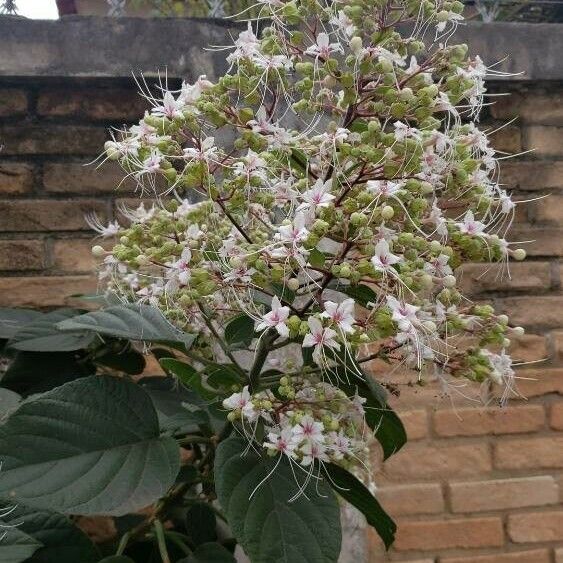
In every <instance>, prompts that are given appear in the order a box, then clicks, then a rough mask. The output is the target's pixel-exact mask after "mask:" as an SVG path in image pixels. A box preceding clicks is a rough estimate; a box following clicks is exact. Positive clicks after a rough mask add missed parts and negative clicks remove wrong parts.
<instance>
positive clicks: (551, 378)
mask: <svg viewBox="0 0 563 563" xmlns="http://www.w3.org/2000/svg"><path fill="white" fill-rule="evenodd" d="M516 377H517V385H518V391H519V392H520V394H521V395H522V396H523V397H524V398H531V397H539V396H541V395H547V394H549V393H559V394H560V395H563V368H541V367H540V368H535V369H519V370H518V371H517V374H516Z"/></svg>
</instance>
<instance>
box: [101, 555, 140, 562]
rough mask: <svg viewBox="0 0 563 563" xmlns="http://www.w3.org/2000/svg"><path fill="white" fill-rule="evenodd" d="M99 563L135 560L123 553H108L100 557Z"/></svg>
mask: <svg viewBox="0 0 563 563" xmlns="http://www.w3.org/2000/svg"><path fill="white" fill-rule="evenodd" d="M99 563H135V561H133V559H131V557H126V556H125V555H110V556H109V557H104V558H103V559H101V560H100V561H99Z"/></svg>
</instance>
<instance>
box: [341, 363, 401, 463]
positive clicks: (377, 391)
mask: <svg viewBox="0 0 563 563" xmlns="http://www.w3.org/2000/svg"><path fill="white" fill-rule="evenodd" d="M336 360H337V362H338V366H337V367H336V368H334V372H335V376H336V377H337V378H338V381H339V383H338V386H339V387H340V388H341V389H342V390H343V391H344V392H345V393H346V394H347V395H348V396H352V395H354V394H355V393H356V391H357V392H358V395H360V397H364V398H365V399H366V403H365V404H364V409H365V413H366V414H365V417H366V422H367V424H368V426H369V427H370V428H371V429H372V430H373V431H374V433H375V437H376V438H377V440H378V441H379V443H380V444H381V447H382V449H383V457H384V459H387V458H388V457H390V456H391V455H393V454H394V453H396V452H398V451H399V450H400V449H401V448H402V447H403V446H404V445H405V444H406V442H407V433H406V431H405V427H404V426H403V423H402V422H401V419H400V418H399V417H398V416H397V413H396V412H395V411H394V410H393V409H392V408H391V407H390V406H389V405H388V404H387V393H386V391H385V389H384V388H383V387H382V386H381V385H380V384H379V383H378V382H377V381H375V379H374V378H373V377H372V376H371V375H369V374H366V373H364V372H363V371H362V369H361V368H360V367H359V366H358V364H357V363H356V362H355V361H354V359H353V358H351V357H350V356H349V355H348V354H347V355H346V357H345V358H342V357H337V358H336Z"/></svg>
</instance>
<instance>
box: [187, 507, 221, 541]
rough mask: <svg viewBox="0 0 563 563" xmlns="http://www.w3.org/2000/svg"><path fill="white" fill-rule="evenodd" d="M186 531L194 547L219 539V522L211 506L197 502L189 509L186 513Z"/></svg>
mask: <svg viewBox="0 0 563 563" xmlns="http://www.w3.org/2000/svg"><path fill="white" fill-rule="evenodd" d="M186 531H187V533H188V535H189V536H190V538H191V539H192V541H193V543H194V545H200V544H203V543H207V542H213V541H215V540H216V539H217V520H216V518H215V512H214V511H213V509H212V508H211V507H210V506H209V504H207V503H205V502H197V503H196V504H194V505H192V506H191V507H190V508H189V510H188V512H187V513H186Z"/></svg>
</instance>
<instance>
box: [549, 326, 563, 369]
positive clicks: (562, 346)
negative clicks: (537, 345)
mask: <svg viewBox="0 0 563 563" xmlns="http://www.w3.org/2000/svg"><path fill="white" fill-rule="evenodd" d="M551 342H552V344H553V348H554V351H555V358H556V360H558V361H560V362H562V361H563V330H554V331H553V332H552V333H551Z"/></svg>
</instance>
